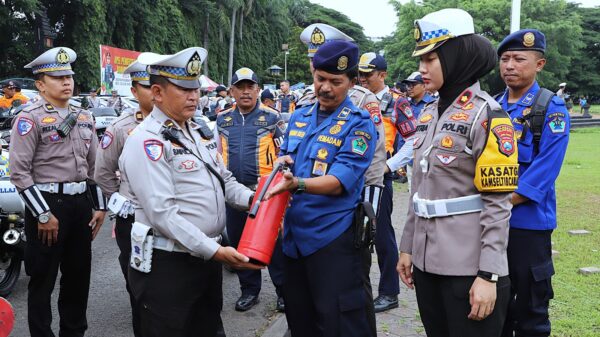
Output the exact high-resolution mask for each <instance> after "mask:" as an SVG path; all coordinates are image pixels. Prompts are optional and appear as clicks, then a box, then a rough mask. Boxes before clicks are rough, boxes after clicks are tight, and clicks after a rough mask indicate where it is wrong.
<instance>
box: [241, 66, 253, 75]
mask: <svg viewBox="0 0 600 337" xmlns="http://www.w3.org/2000/svg"><path fill="white" fill-rule="evenodd" d="M238 74H239V75H241V76H246V75H251V74H252V73H251V71H250V69H248V68H242V69H240V70H238Z"/></svg>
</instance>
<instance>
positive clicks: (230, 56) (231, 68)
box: [227, 8, 238, 86]
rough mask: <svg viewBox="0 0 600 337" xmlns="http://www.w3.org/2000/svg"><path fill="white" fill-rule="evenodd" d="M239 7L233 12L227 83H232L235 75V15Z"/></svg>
mask: <svg viewBox="0 0 600 337" xmlns="http://www.w3.org/2000/svg"><path fill="white" fill-rule="evenodd" d="M237 10H238V9H237V8H234V9H233V11H232V13H231V36H229V66H228V67H227V85H228V86H230V85H231V76H233V45H234V42H235V16H236V14H237Z"/></svg>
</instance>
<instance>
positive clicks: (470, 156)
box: [397, 9, 518, 337]
mask: <svg viewBox="0 0 600 337" xmlns="http://www.w3.org/2000/svg"><path fill="white" fill-rule="evenodd" d="M415 26H416V28H415V39H416V40H417V46H416V48H415V51H414V53H413V56H418V57H420V66H419V71H420V72H421V75H422V77H423V81H424V83H425V87H426V89H427V90H429V91H431V92H434V91H438V92H439V95H440V98H439V100H438V101H437V102H434V103H431V104H429V105H427V106H426V107H425V108H424V109H423V111H422V112H421V115H420V117H419V121H418V126H417V133H416V134H415V142H414V150H415V159H414V163H415V164H414V167H415V168H414V173H413V180H412V184H413V190H412V195H411V199H410V200H411V205H410V206H411V207H409V212H408V216H407V220H406V224H405V227H404V232H403V234H402V239H401V242H400V252H401V253H400V260H399V262H398V267H397V269H398V272H399V274H400V278H401V279H402V282H404V283H405V284H406V285H407V286H408V287H409V288H413V287H415V288H416V293H417V302H418V305H419V312H420V316H421V319H422V321H423V325H424V326H425V331H426V332H427V336H429V337H436V336H440V337H442V336H443V337H447V336H456V337H458V336H460V337H469V336H477V337H481V336H485V337H489V336H500V333H501V332H502V326H503V324H504V320H505V317H506V310H507V306H508V302H509V287H510V281H509V279H508V267H507V257H506V245H507V240H508V220H509V218H510V209H511V204H510V193H511V192H512V191H513V190H514V189H515V188H516V181H517V168H518V167H517V149H516V142H515V137H514V130H513V127H512V124H511V122H510V119H509V118H508V115H507V114H506V113H505V112H504V111H502V109H501V108H500V106H499V105H498V104H497V103H496V102H495V101H494V100H493V99H492V97H490V95H488V94H487V93H486V92H485V91H483V90H481V88H480V86H479V82H478V81H479V79H480V78H481V77H482V76H484V75H486V74H487V73H489V72H490V71H491V70H492V69H493V68H494V66H495V64H496V52H495V49H494V48H493V46H492V44H491V43H490V41H489V40H487V39H486V38H485V37H483V36H480V35H476V34H474V26H473V19H472V17H471V16H470V15H469V14H468V13H467V12H465V11H463V10H460V9H444V10H441V11H438V12H434V13H431V14H428V15H427V16H425V17H423V18H422V19H420V20H417V21H416V22H415Z"/></svg>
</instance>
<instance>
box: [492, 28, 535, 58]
mask: <svg viewBox="0 0 600 337" xmlns="http://www.w3.org/2000/svg"><path fill="white" fill-rule="evenodd" d="M510 50H535V51H539V52H542V53H544V52H546V36H545V35H544V33H542V32H540V31H539V30H537V29H521V30H518V31H516V32H514V33H512V34H510V35H508V36H507V37H505V38H504V40H502V42H500V44H499V45H498V56H501V55H502V53H504V52H505V51H510Z"/></svg>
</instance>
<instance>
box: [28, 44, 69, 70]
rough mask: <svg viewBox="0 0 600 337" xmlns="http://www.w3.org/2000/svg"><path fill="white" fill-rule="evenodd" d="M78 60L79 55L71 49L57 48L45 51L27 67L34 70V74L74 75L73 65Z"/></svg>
mask: <svg viewBox="0 0 600 337" xmlns="http://www.w3.org/2000/svg"><path fill="white" fill-rule="evenodd" d="M76 59H77V53H75V51H74V50H73V49H71V48H67V47H56V48H52V49H50V50H47V51H45V52H44V53H43V54H42V55H40V56H38V57H37V58H36V59H35V60H33V61H31V62H30V63H29V64H27V65H26V66H25V68H28V69H29V68H30V69H32V70H33V74H34V75H37V74H46V75H50V76H65V75H73V74H75V72H73V69H71V63H73V62H75V60H76Z"/></svg>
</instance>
